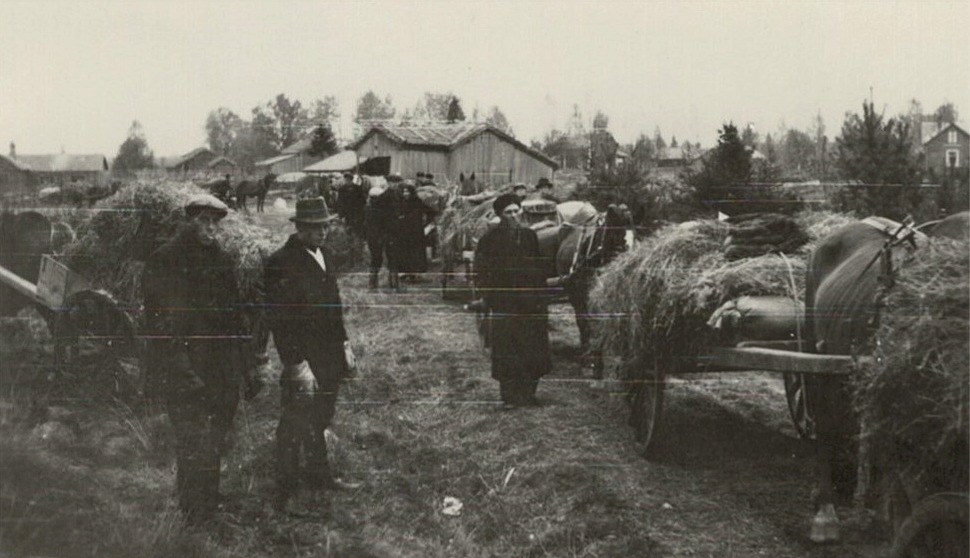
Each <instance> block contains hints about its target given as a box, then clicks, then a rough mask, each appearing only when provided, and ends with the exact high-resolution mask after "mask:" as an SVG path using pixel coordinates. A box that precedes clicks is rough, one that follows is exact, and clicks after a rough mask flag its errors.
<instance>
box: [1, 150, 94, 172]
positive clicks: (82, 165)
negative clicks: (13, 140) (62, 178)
mask: <svg viewBox="0 0 970 558" xmlns="http://www.w3.org/2000/svg"><path fill="white" fill-rule="evenodd" d="M11 160H13V161H15V162H16V164H17V166H19V167H20V168H22V169H25V170H32V171H34V172H96V171H105V170H108V160H107V159H106V158H105V157H104V155H72V154H69V153H58V154H54V155H19V154H18V155H17V156H16V157H13V158H12V159H11Z"/></svg>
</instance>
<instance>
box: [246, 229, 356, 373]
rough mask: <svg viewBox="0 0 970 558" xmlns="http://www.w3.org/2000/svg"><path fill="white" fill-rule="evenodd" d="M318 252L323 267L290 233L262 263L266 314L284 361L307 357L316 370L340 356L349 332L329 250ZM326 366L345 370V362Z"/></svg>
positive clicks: (305, 358) (281, 358)
mask: <svg viewBox="0 0 970 558" xmlns="http://www.w3.org/2000/svg"><path fill="white" fill-rule="evenodd" d="M321 251H322V253H323V259H324V263H325V265H326V267H327V271H326V272H325V271H324V270H323V269H321V268H320V266H319V264H317V262H316V260H314V258H313V256H312V255H311V254H310V253H309V252H307V249H306V248H305V246H304V244H303V243H302V242H301V241H300V240H299V238H297V236H296V235H295V234H294V235H292V236H290V238H289V239H288V240H287V241H286V244H284V245H283V247H282V248H280V249H279V250H277V251H276V252H274V253H273V255H271V256H270V257H269V258H268V259H267V260H266V262H265V264H264V268H265V274H266V275H265V283H266V304H267V317H268V318H269V322H270V328H271V329H272V331H273V339H274V341H275V343H276V349H277V351H278V352H279V355H280V360H281V361H282V362H283V364H286V365H291V364H299V363H301V362H303V361H304V360H306V361H308V362H309V363H310V365H311V367H314V368H316V369H318V368H317V367H315V366H314V365H315V364H316V363H318V362H320V363H323V362H329V361H333V360H334V359H339V360H340V361H341V362H342V361H343V358H344V352H343V343H344V341H346V340H347V332H346V331H345V330H344V318H343V308H342V307H341V301H340V290H339V288H338V287H337V274H336V273H335V271H336V270H335V269H334V265H333V259H332V258H331V257H330V253H329V252H328V251H327V250H326V248H321ZM327 368H328V369H332V370H340V371H342V373H343V374H346V367H345V366H339V367H331V366H328V367H327ZM315 372H316V371H315ZM336 379H339V378H336Z"/></svg>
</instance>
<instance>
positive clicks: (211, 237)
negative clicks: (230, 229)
mask: <svg viewBox="0 0 970 558" xmlns="http://www.w3.org/2000/svg"><path fill="white" fill-rule="evenodd" d="M221 221H222V217H221V216H220V215H218V214H216V213H213V212H211V211H203V212H201V213H199V214H198V215H196V216H195V217H192V218H191V219H190V220H189V227H190V229H191V230H192V233H193V234H194V235H195V238H196V239H198V241H199V242H200V243H201V244H203V245H205V246H212V245H213V244H215V243H216V233H217V232H218V231H219V226H220V225H219V224H220V223H221Z"/></svg>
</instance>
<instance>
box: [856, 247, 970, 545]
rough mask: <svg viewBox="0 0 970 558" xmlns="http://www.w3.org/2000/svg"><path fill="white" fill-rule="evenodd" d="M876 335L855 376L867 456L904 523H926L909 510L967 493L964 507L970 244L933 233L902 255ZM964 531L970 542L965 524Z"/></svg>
mask: <svg viewBox="0 0 970 558" xmlns="http://www.w3.org/2000/svg"><path fill="white" fill-rule="evenodd" d="M876 338H877V341H878V343H877V345H876V353H875V356H876V357H877V359H876V363H875V365H874V366H873V367H871V368H864V369H863V370H861V371H860V373H858V374H856V375H855V376H854V377H853V383H854V388H855V389H854V406H855V409H856V411H857V412H858V414H859V416H860V417H861V419H862V424H863V425H864V428H863V441H864V442H865V443H864V444H863V446H864V447H867V448H868V451H867V452H866V454H864V455H862V456H860V457H862V458H863V459H865V460H867V461H868V464H869V465H870V466H871V470H873V471H875V472H877V473H882V480H883V481H888V483H892V484H893V485H894V486H895V489H896V490H894V491H888V490H886V485H885V484H884V485H883V490H882V491H881V492H882V494H883V495H884V496H885V495H886V494H887V493H891V494H892V497H893V500H894V501H893V506H894V508H895V509H892V510H890V511H891V515H893V516H894V517H893V519H894V520H895V521H896V522H899V520H900V519H902V518H906V517H913V516H914V515H916V517H915V519H913V520H911V521H919V520H920V517H919V514H914V513H913V511H911V509H913V508H915V507H916V506H917V503H918V502H920V500H923V499H925V498H926V497H927V496H932V495H934V494H938V493H959V494H963V496H964V499H963V500H962V501H960V500H958V502H961V503H960V504H959V505H961V506H963V507H964V508H965V507H966V493H967V491H968V488H970V486H968V484H970V463H968V461H970V457H968V439H970V428H968V424H967V421H968V419H970V351H968V349H967V342H968V339H970V243H968V242H965V241H959V240H950V239H945V238H934V239H931V240H930V241H929V242H928V243H927V244H926V245H925V246H923V247H921V248H920V250H917V251H916V252H915V253H914V255H913V258H912V260H910V261H906V262H901V264H900V269H899V272H898V275H897V276H896V280H895V284H894V285H893V286H892V288H891V289H890V290H889V293H888V296H887V298H886V301H885V307H884V308H882V309H880V327H879V330H878V332H877V337H876ZM932 502H933V501H932V500H931V501H930V503H932ZM944 519H946V518H944ZM949 519H950V520H955V517H951V518H949ZM965 525H966V522H965V521H964V527H963V529H964V530H965V529H966V526H965ZM896 527H897V531H898V527H899V526H898V525H896ZM960 536H962V539H963V541H964V542H965V541H966V533H965V531H964V533H962V534H961V535H960ZM964 548H965V547H964Z"/></svg>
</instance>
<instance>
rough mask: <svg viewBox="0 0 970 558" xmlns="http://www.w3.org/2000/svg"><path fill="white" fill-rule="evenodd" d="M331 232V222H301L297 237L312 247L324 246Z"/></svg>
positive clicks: (297, 229)
mask: <svg viewBox="0 0 970 558" xmlns="http://www.w3.org/2000/svg"><path fill="white" fill-rule="evenodd" d="M329 233H330V224H329V223H300V224H299V225H297V227H296V236H297V238H299V239H300V241H301V242H302V243H303V244H305V245H306V247H307V248H310V249H317V248H320V247H321V246H323V243H324V242H325V241H326V240H327V235H328V234H329Z"/></svg>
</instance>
